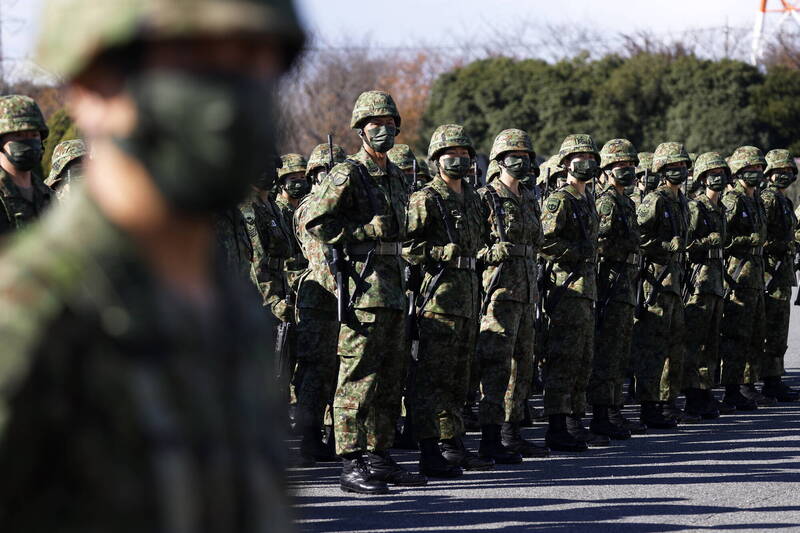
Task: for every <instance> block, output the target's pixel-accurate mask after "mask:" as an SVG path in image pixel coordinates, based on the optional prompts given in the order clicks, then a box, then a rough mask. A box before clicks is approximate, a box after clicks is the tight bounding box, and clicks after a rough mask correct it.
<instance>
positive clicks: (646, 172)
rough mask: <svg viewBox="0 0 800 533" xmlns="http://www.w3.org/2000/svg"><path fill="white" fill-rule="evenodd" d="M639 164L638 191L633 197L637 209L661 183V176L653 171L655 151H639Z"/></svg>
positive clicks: (637, 172) (637, 175)
mask: <svg viewBox="0 0 800 533" xmlns="http://www.w3.org/2000/svg"><path fill="white" fill-rule="evenodd" d="M636 155H637V157H638V158H639V164H638V165H636V181H637V189H638V190H637V192H636V193H635V194H634V195H633V196H632V197H631V199H632V200H633V204H634V205H635V206H636V209H639V206H640V205H642V200H644V197H645V196H647V195H648V194H650V193H651V192H653V191H654V190H656V187H658V186H659V185H660V184H661V176H660V175H659V174H658V172H653V152H639V153H638V154H636Z"/></svg>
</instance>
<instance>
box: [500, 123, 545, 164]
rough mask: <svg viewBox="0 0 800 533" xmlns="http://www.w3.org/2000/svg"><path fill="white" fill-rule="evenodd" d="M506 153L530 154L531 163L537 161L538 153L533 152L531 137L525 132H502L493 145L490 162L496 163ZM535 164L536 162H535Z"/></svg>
mask: <svg viewBox="0 0 800 533" xmlns="http://www.w3.org/2000/svg"><path fill="white" fill-rule="evenodd" d="M504 152H528V154H529V155H530V157H531V161H534V160H535V159H536V152H534V151H533V143H532V142H531V137H530V135H528V133H527V132H526V131H524V130H518V129H514V128H511V129H507V130H503V131H501V132H500V133H499V134H498V135H497V137H495V139H494V143H492V150H491V151H490V152H489V160H491V161H494V160H495V159H497V158H498V157H500V156H501V155H503V153H504ZM534 162H535V161H534Z"/></svg>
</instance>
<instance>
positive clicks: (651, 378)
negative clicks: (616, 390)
mask: <svg viewBox="0 0 800 533" xmlns="http://www.w3.org/2000/svg"><path fill="white" fill-rule="evenodd" d="M683 337H684V316H683V302H682V301H681V299H680V297H679V296H678V295H677V294H674V293H672V292H665V291H661V292H659V294H658V296H657V297H656V301H655V302H654V303H653V305H651V306H650V307H648V308H646V309H644V310H643V311H642V314H641V316H640V317H639V318H638V319H637V320H636V322H635V323H634V325H633V338H634V339H636V342H635V343H634V344H633V350H632V351H633V359H634V361H635V362H636V369H635V374H636V395H637V398H638V400H639V401H640V402H657V401H663V400H667V399H669V398H667V397H665V396H669V394H670V391H671V390H673V389H674V390H677V391H679V390H680V387H681V385H680V378H681V377H682V375H683V352H684V350H685V348H684V345H683ZM667 364H669V369H671V373H670V371H669V370H668V371H667V372H668V376H669V378H668V379H667V383H666V384H664V383H662V374H663V373H664V369H665V366H666V365H667ZM665 385H666V386H665Z"/></svg>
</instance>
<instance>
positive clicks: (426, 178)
mask: <svg viewBox="0 0 800 533" xmlns="http://www.w3.org/2000/svg"><path fill="white" fill-rule="evenodd" d="M431 179H432V178H431V171H430V168H429V167H428V162H427V161H425V158H424V157H418V158H417V181H416V185H415V187H418V189H417V190H419V189H421V188H422V187H424V186H425V184H426V183H428V182H430V181H431Z"/></svg>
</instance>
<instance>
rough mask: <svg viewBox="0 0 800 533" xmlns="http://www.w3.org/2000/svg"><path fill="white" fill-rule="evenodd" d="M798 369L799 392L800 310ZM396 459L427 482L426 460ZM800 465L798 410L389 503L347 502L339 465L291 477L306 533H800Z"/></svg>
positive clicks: (754, 415) (434, 488) (374, 499)
mask: <svg viewBox="0 0 800 533" xmlns="http://www.w3.org/2000/svg"><path fill="white" fill-rule="evenodd" d="M786 367H787V371H788V374H789V375H788V376H787V378H786V380H787V382H788V383H789V384H790V385H792V386H794V387H800V307H793V308H792V324H791V328H790V339H789V353H788V354H787V358H786ZM721 395H722V391H720V390H718V391H717V396H718V397H720V398H721ZM534 405H537V403H536V402H534ZM626 413H627V415H628V416H631V417H633V416H635V415H636V409H635V408H634V407H633V406H630V407H628V408H626ZM544 432H545V426H544V425H536V426H535V427H533V428H526V429H524V430H523V434H524V436H525V438H527V439H530V440H535V441H539V442H542V441H543V440H544ZM478 438H479V435H478V434H469V435H468V438H467V439H466V441H467V445H468V446H469V447H471V449H473V450H476V449H477V445H478ZM393 456H394V457H395V458H396V459H397V460H398V461H399V462H401V463H402V464H404V465H405V466H406V467H407V468H409V469H410V470H412V471H417V466H418V465H417V461H418V454H417V453H416V452H405V451H399V450H397V451H394V452H393ZM799 459H800V403H794V404H780V405H778V406H775V407H768V408H761V409H759V410H758V411H755V412H751V413H741V414H736V415H732V416H725V417H721V418H719V419H717V420H712V421H708V422H703V423H700V424H692V425H683V426H681V427H679V428H678V429H677V430H651V431H650V432H649V433H648V434H647V435H640V436H634V437H633V438H632V439H630V440H628V441H621V442H620V441H617V442H614V443H613V444H612V446H610V447H608V448H594V449H590V450H589V451H587V452H584V453H582V454H562V453H555V452H554V453H552V455H551V456H550V457H549V458H546V459H526V460H525V462H524V463H523V464H521V465H514V466H502V465H498V466H496V467H495V469H494V470H492V471H484V472H465V473H464V476H462V477H461V478H459V479H456V480H431V481H429V483H428V485H427V486H424V487H420V488H415V489H403V488H397V487H393V488H392V491H391V492H390V493H389V494H387V495H382V496H357V495H351V494H345V493H343V492H342V491H341V490H340V489H339V485H338V476H339V473H340V469H341V467H340V465H338V464H333V463H327V464H323V465H322V466H320V467H317V468H309V469H292V470H291V471H290V473H289V477H290V483H291V490H292V492H293V494H294V495H295V503H296V510H295V511H296V514H297V517H298V527H299V529H300V530H301V531H309V532H311V531H313V532H317V531H359V532H360V531H455V530H478V531H493V530H503V531H613V532H615V533H623V532H651V531H702V530H719V531H771V530H779V531H800V460H799Z"/></svg>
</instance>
